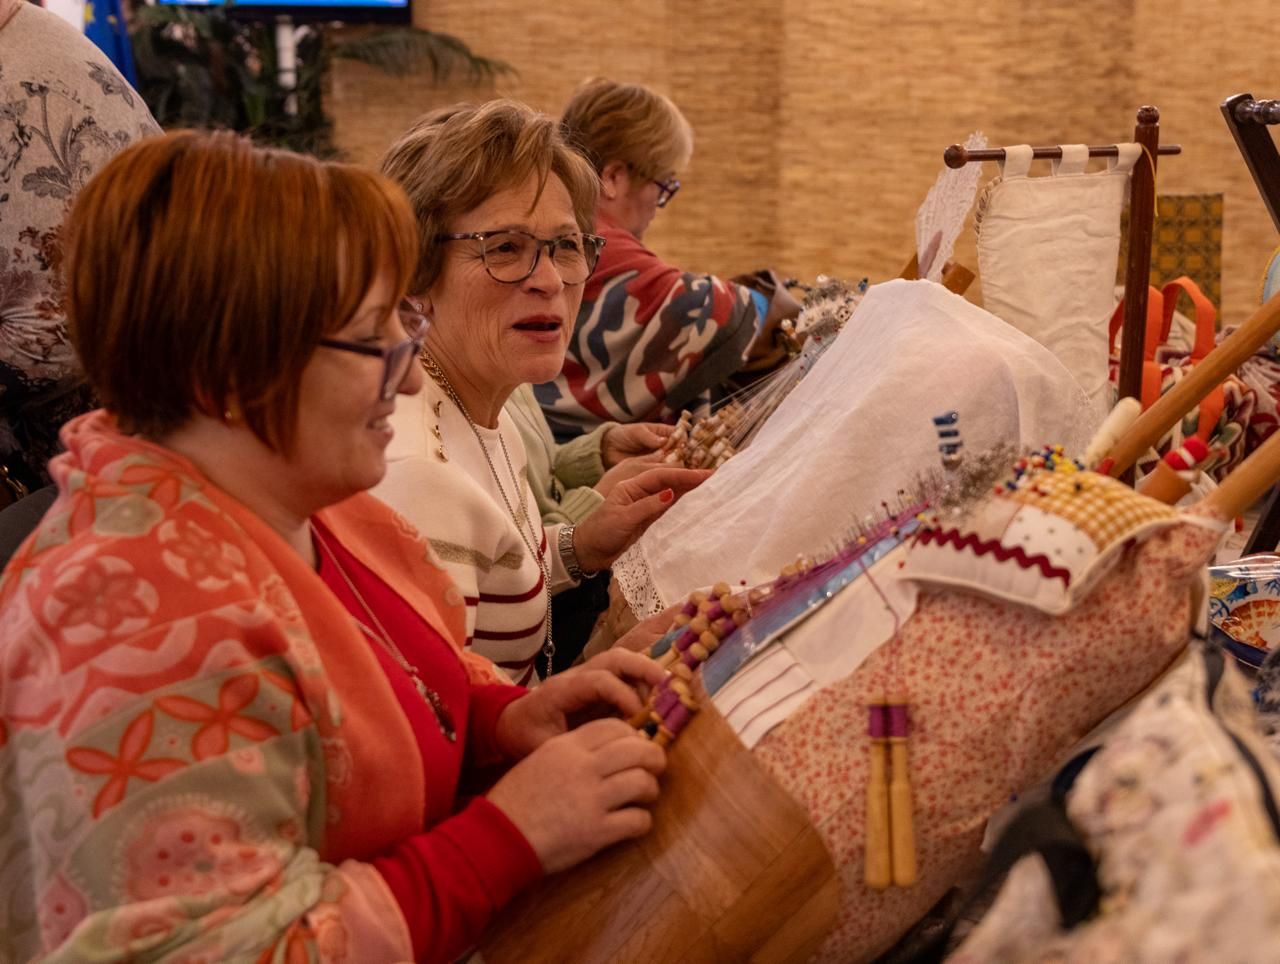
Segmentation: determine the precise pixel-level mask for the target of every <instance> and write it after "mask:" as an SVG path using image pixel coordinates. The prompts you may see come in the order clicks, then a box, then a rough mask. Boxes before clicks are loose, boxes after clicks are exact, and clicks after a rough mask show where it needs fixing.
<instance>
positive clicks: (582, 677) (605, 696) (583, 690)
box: [495, 617, 674, 759]
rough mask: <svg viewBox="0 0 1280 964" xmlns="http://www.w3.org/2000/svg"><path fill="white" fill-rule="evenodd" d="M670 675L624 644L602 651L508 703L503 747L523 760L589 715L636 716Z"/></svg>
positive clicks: (501, 720) (501, 724) (500, 730)
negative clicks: (665, 677) (650, 695)
mask: <svg viewBox="0 0 1280 964" xmlns="http://www.w3.org/2000/svg"><path fill="white" fill-rule="evenodd" d="M673 618H674V617H673ZM642 625H643V624H642ZM665 675H666V671H665V670H663V669H662V667H660V666H659V665H658V664H657V663H655V662H654V661H653V660H651V659H650V658H649V657H648V656H644V655H642V654H640V653H633V652H629V651H627V650H624V649H611V650H609V651H608V652H605V653H601V654H600V655H599V656H597V657H595V658H594V659H591V660H588V661H587V662H585V663H583V664H582V665H581V666H575V667H574V668H573V669H569V670H566V671H565V672H563V673H557V674H556V675H555V676H552V677H550V678H549V679H548V680H547V681H546V682H544V683H543V684H542V685H541V686H539V687H538V688H537V689H535V690H531V691H530V692H529V694H528V695H527V696H522V697H520V699H518V700H515V701H513V702H511V703H510V704H508V705H507V708H506V709H505V710H503V711H502V715H501V716H499V717H498V724H497V732H496V734H495V737H496V739H497V743H498V747H499V749H501V750H502V752H503V753H504V754H506V755H507V756H508V757H510V758H511V759H519V758H521V757H523V756H527V755H528V754H530V753H532V752H533V751H534V750H536V749H537V748H538V747H540V746H541V745H542V744H544V743H546V742H547V741H548V740H550V739H551V738H553V737H556V736H559V735H560V734H562V733H564V732H566V731H567V730H570V729H573V728H574V727H575V726H578V725H580V724H582V723H583V722H585V721H586V720H590V719H595V718H597V717H600V716H606V715H609V716H612V715H616V714H618V713H621V714H622V715H623V716H632V715H634V714H635V713H638V712H639V711H640V709H641V707H643V706H644V702H645V700H647V699H648V698H649V690H650V689H651V688H653V687H655V686H657V685H658V684H659V683H661V682H662V678H663V677H664V676H665Z"/></svg>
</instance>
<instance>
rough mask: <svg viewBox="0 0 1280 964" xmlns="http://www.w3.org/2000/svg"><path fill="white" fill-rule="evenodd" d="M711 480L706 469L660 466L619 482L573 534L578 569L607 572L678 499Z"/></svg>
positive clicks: (579, 524)
mask: <svg viewBox="0 0 1280 964" xmlns="http://www.w3.org/2000/svg"><path fill="white" fill-rule="evenodd" d="M710 477H711V473H710V472H709V471H707V470H705V469H683V468H676V467H674V466H659V467H657V468H652V469H649V470H648V471H645V472H641V473H640V474H639V475H637V476H636V477H635V478H631V479H627V480H626V481H623V482H619V483H618V484H617V485H615V486H614V487H613V489H612V490H610V492H609V494H608V495H607V496H605V500H604V502H602V503H601V504H600V507H599V508H597V509H596V510H595V511H594V512H592V513H591V514H590V515H589V516H587V517H586V518H585V519H583V520H582V521H581V522H579V523H578V526H577V528H576V529H575V530H574V532H573V549H574V553H575V554H576V555H577V557H578V565H579V566H581V567H582V570H583V571H584V572H599V571H600V570H601V569H608V568H609V566H611V565H613V560H615V559H617V558H618V556H620V555H622V553H623V552H625V551H626V550H627V548H628V547H629V546H630V545H631V544H632V543H633V542H635V541H636V540H637V539H639V538H640V537H641V536H642V535H644V531H645V530H646V529H648V528H649V526H651V525H653V523H655V522H657V521H658V518H659V517H660V516H661V515H662V513H664V512H666V511H667V510H668V509H669V508H671V506H673V505H674V504H675V502H676V499H678V498H680V496H682V495H684V494H685V493H686V492H689V491H690V490H692V489H696V488H697V487H698V486H699V485H701V484H702V483H703V482H704V481H706V480H707V479H709V478H710Z"/></svg>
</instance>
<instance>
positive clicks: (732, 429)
mask: <svg viewBox="0 0 1280 964" xmlns="http://www.w3.org/2000/svg"><path fill="white" fill-rule="evenodd" d="M742 420H743V413H742V407H741V406H740V405H738V403H736V402H729V403H728V404H727V405H725V406H724V407H723V408H721V409H719V410H718V411H716V412H714V413H713V414H711V415H708V416H707V417H706V418H700V419H698V420H697V421H695V420H694V418H693V416H692V415H690V414H689V413H688V412H681V413H680V421H678V422H677V423H676V427H675V431H673V432H672V433H671V434H670V435H669V436H667V440H666V442H665V443H664V444H663V446H662V455H663V458H662V461H663V462H665V463H666V464H668V465H683V466H684V467H685V468H690V469H716V468H719V467H720V466H722V465H724V463H725V462H727V461H729V459H730V458H731V457H732V456H733V455H734V453H735V452H736V451H737V449H736V448H735V447H734V442H733V440H734V439H735V438H736V437H737V435H738V430H739V428H740V427H741V424H742Z"/></svg>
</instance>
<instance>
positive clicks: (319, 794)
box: [0, 412, 497, 961]
mask: <svg viewBox="0 0 1280 964" xmlns="http://www.w3.org/2000/svg"><path fill="white" fill-rule="evenodd" d="M63 438H64V440H65V442H66V444H67V447H68V450H69V451H68V452H67V453H66V454H64V455H62V456H59V457H58V458H57V459H55V460H54V462H53V464H52V466H51V468H52V470H53V474H54V476H55V479H56V481H57V483H58V487H59V495H58V499H57V501H56V502H55V503H54V505H53V507H52V508H51V509H50V510H49V512H48V514H47V515H46V516H45V518H44V519H43V521H42V522H41V524H40V526H39V527H38V528H37V529H36V531H35V532H34V533H33V534H32V536H31V537H30V538H29V539H28V540H27V541H26V542H25V543H23V545H22V546H21V547H20V548H19V550H18V552H17V555H15V556H14V558H13V559H12V560H11V562H10V564H9V566H8V567H7V568H6V570H5V573H4V576H3V579H2V580H0V639H3V640H4V645H3V647H0V813H3V814H4V819H3V820H0V894H3V895H4V899H3V900H0V960H6V961H8V960H28V959H30V958H32V957H33V956H35V955H38V954H49V955H50V957H49V959H50V960H87V959H90V958H92V959H93V960H97V961H108V960H126V959H128V960H133V959H136V958H137V957H138V956H147V957H148V959H150V958H151V957H153V956H154V957H159V956H161V955H164V954H172V955H175V956H173V957H172V958H166V959H172V960H189V961H194V960H232V959H236V960H241V959H245V958H247V957H251V956H254V955H258V954H263V955H264V958H265V959H281V960H283V959H288V960H290V961H292V960H313V961H314V960H325V961H328V960H344V959H346V960H349V959H351V955H352V954H353V953H354V949H355V948H359V951H358V954H357V955H356V956H358V957H359V959H360V960H362V961H377V960H401V959H407V958H409V957H410V956H411V955H412V949H411V947H410V945H409V935H408V931H407V928H406V926H405V924H404V921H403V918H402V917H401V915H400V912H399V909H398V907H397V905H396V903H395V901H394V899H393V897H392V895H391V893H390V890H389V889H388V888H387V886H386V884H385V883H384V882H383V880H382V878H381V876H380V875H379V874H378V873H377V872H376V871H375V870H373V868H372V867H371V866H369V865H368V864H365V863H360V862H358V861H359V860H361V859H367V858H369V857H372V856H376V855H378V854H379V853H381V852H382V851H384V850H385V849H387V848H388V847H389V846H390V845H391V844H392V843H393V842H395V841H396V840H398V839H400V838H402V837H405V836H408V835H409V834H411V833H413V832H416V831H418V830H420V829H421V828H422V823H423V808H424V805H425V796H424V790H423V780H424V775H423V773H422V772H421V764H420V761H419V758H418V754H417V753H416V752H412V750H410V751H409V752H403V751H402V748H404V747H410V748H411V747H412V746H413V735H412V731H411V729H410V727H409V724H408V721H407V720H406V719H405V718H404V716H403V714H402V713H401V712H400V710H399V707H398V705H397V703H396V700H395V697H394V695H393V694H392V691H391V688H390V685H389V684H388V683H387V681H386V679H385V677H384V676H383V675H382V673H381V671H380V669H379V667H378V663H377V661H376V658H375V656H374V654H373V653H372V652H371V651H370V649H369V647H368V644H367V642H366V641H365V640H364V639H363V637H362V636H360V634H359V633H358V631H357V630H356V629H355V627H354V626H353V624H352V622H351V620H350V619H349V618H348V617H347V616H346V613H345V610H343V608H342V605H341V603H340V602H339V601H338V600H337V599H336V598H334V597H333V596H332V594H331V593H329V592H328V590H327V589H326V588H325V587H324V585H323V583H322V582H321V581H320V579H319V577H318V576H317V575H316V574H315V573H314V572H313V571H312V570H311V569H310V567H309V566H308V565H307V564H306V562H305V561H304V560H303V559H302V558H301V557H300V556H299V555H298V554H297V553H296V552H294V551H293V550H292V549H291V548H289V547H288V546H287V545H286V544H285V543H284V542H283V541H282V540H281V539H280V538H279V537H278V536H276V535H275V534H274V532H273V531H272V530H270V529H268V528H267V527H266V525H265V524H264V523H263V522H261V520H259V519H258V518H257V517H256V516H254V515H252V514H251V513H249V512H248V511H247V510H245V509H244V508H243V507H242V506H241V505H240V504H239V503H237V502H235V501H234V500H232V499H231V498H230V497H228V496H227V495H225V494H224V493H222V492H221V491H220V490H218V489H217V488H215V487H214V486H213V485H211V484H210V483H209V482H207V481H206V480H205V479H203V478H202V477H201V476H200V475H199V473H198V472H197V471H196V470H195V469H194V467H193V466H191V465H190V464H189V463H187V462H186V461H185V460H183V459H181V458H179V457H178V456H175V455H173V454H172V453H169V452H167V451H166V450H164V449H162V448H159V447H157V446H154V445H151V444H148V443H145V442H141V441H139V440H137V439H134V438H130V437H128V436H124V435H121V434H120V433H119V432H118V431H117V430H116V428H115V425H114V422H113V420H112V419H111V418H110V417H108V416H107V415H106V414H105V413H103V412H95V413H91V414H89V415H85V416H82V417H81V418H78V419H76V420H74V421H73V422H72V423H70V424H69V425H68V426H67V428H66V429H65V430H64V433H63ZM320 518H321V519H322V520H323V522H324V524H325V525H326V526H327V527H328V528H329V530H330V531H331V532H332V533H334V535H335V537H336V538H338V539H339V540H340V541H341V542H343V544H344V545H346V546H348V547H349V548H350V549H351V550H352V551H353V552H356V553H357V554H359V555H361V558H362V559H365V560H366V561H367V564H368V565H369V566H370V568H373V569H375V571H377V572H378V575H379V576H380V577H382V578H384V579H385V580H386V581H387V582H388V584H389V585H392V586H395V587H396V588H397V591H399V592H401V594H402V595H404V597H405V599H406V601H408V602H409V603H410V604H411V605H413V606H414V607H415V608H416V609H418V611H419V612H421V613H422V614H423V616H424V618H426V619H428V620H429V621H430V622H431V623H432V625H434V626H436V627H437V628H438V629H439V630H440V631H441V633H442V635H444V637H445V638H446V639H450V640H452V641H453V642H454V645H455V646H458V645H459V641H460V640H461V634H462V618H463V617H462V612H463V610H462V600H461V597H460V595H459V594H458V592H457V590H456V589H454V588H453V586H452V584H451V583H450V582H449V580H448V577H447V575H445V573H444V570H443V569H442V568H440V566H439V565H438V563H436V562H435V560H434V558H433V557H432V556H431V554H430V550H429V549H428V548H427V545H426V543H425V541H423V540H422V539H421V537H419V536H417V534H416V533H414V532H413V531H412V530H411V529H410V528H409V527H408V525H407V524H406V523H404V522H403V520H401V519H399V518H398V517H396V516H395V515H394V514H393V513H391V511H390V510H389V509H387V508H386V507H385V506H383V505H382V504H381V503H380V502H378V501H377V500H375V499H373V498H372V497H370V496H365V495H360V496H357V497H355V498H353V499H350V500H348V501H347V502H344V503H342V504H341V505H339V506H336V507H332V508H330V509H328V510H325V511H324V512H323V513H321V514H320ZM370 545H377V546H378V547H379V548H378V551H377V552H376V553H374V552H372V551H370V549H369V546H370ZM398 571H399V572H401V573H402V574H401V575H399V576H398V577H397V575H396V573H397V572H398ZM406 580H410V581H411V584H410V583H407V582H406ZM464 662H466V661H465V660H464ZM467 666H468V670H469V672H470V674H471V675H472V677H473V678H474V679H477V680H480V681H494V680H495V679H496V678H497V677H496V675H495V673H494V671H493V670H492V667H491V665H490V664H487V663H486V662H483V661H479V660H476V661H473V662H467ZM273 955H274V957H273Z"/></svg>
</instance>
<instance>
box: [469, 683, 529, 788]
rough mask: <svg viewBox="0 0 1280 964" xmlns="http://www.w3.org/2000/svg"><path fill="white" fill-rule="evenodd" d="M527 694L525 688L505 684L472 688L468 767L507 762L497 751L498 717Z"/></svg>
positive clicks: (488, 765)
mask: <svg viewBox="0 0 1280 964" xmlns="http://www.w3.org/2000/svg"><path fill="white" fill-rule="evenodd" d="M528 692H529V691H528V690H527V689H525V688H524V687H523V686H507V685H506V684H504V683H491V684H487V685H484V686H473V687H471V707H470V710H469V713H468V717H467V757H466V764H465V765H466V766H468V767H477V768H479V767H490V766H493V765H494V764H496V763H504V762H506V759H507V758H506V757H505V756H504V755H503V753H502V752H501V751H500V750H499V749H498V743H497V740H496V739H495V733H496V730H497V728H498V717H499V716H501V715H502V711H503V710H505V709H506V708H507V706H509V705H510V704H511V703H513V702H515V701H516V700H518V699H519V698H520V697H522V696H524V695H525V694H526V693H528Z"/></svg>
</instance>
